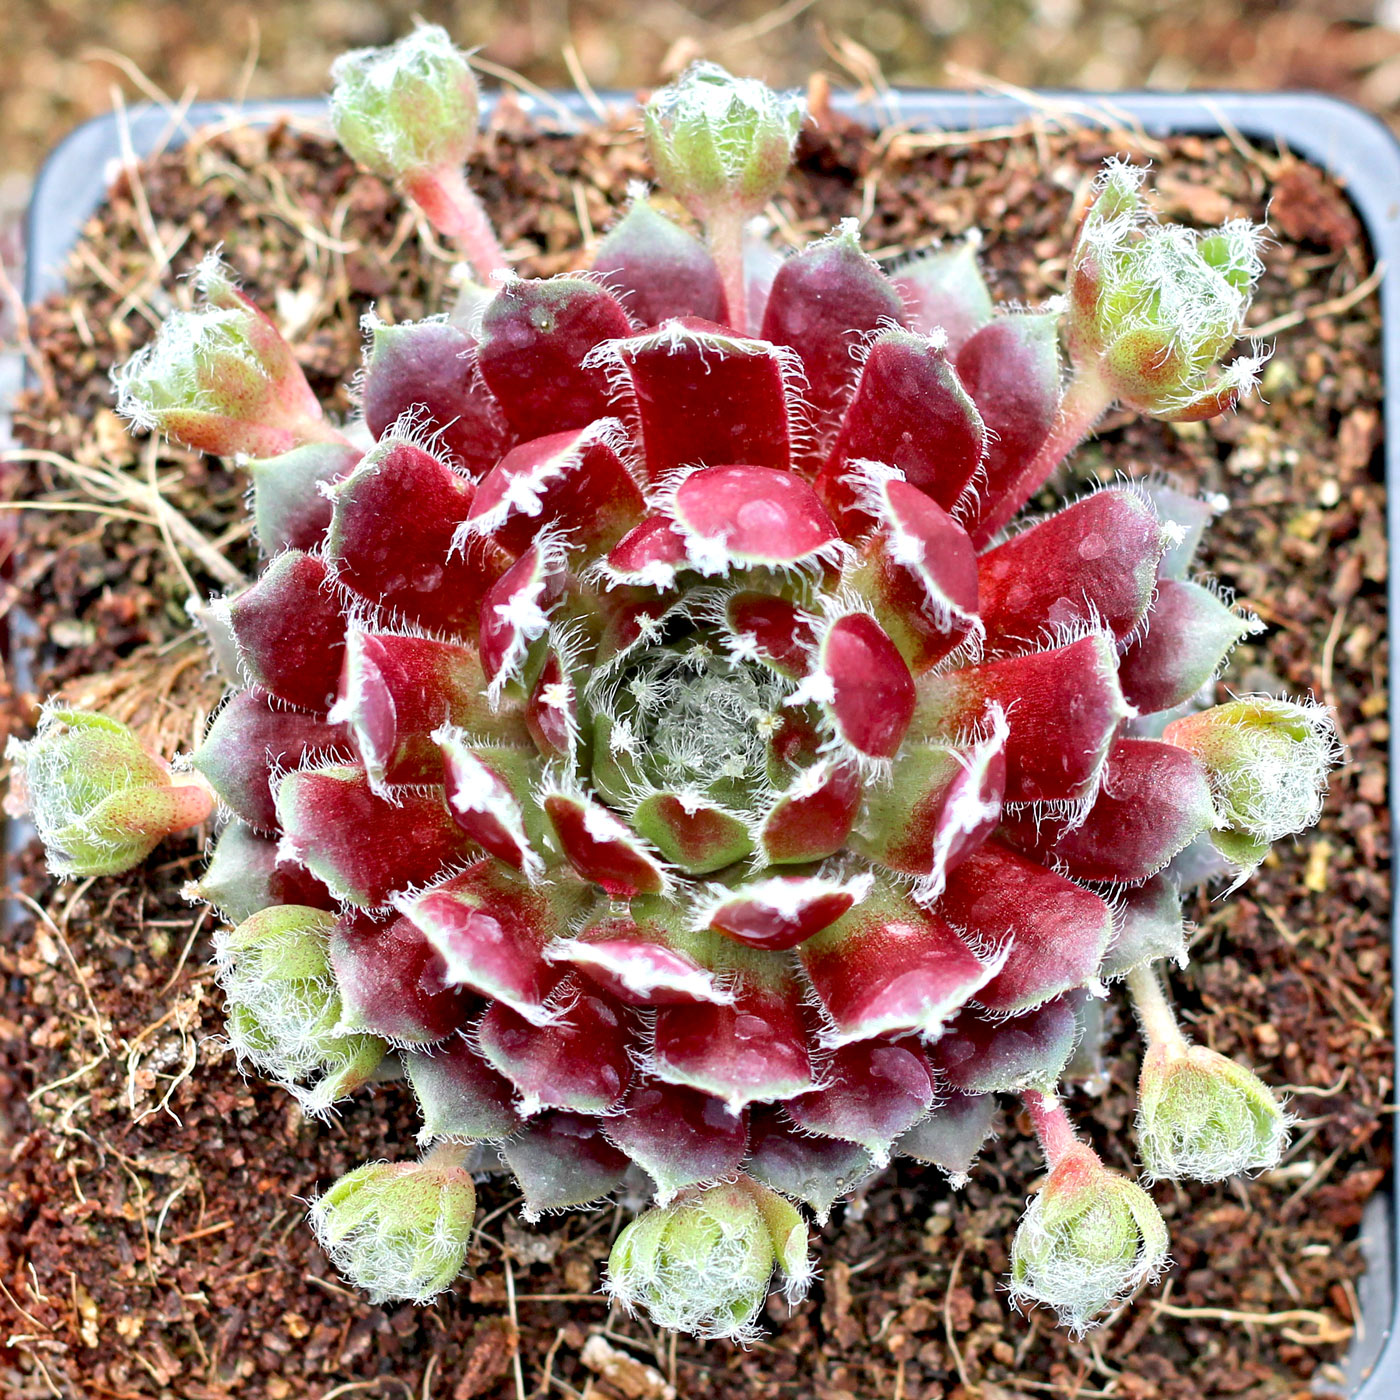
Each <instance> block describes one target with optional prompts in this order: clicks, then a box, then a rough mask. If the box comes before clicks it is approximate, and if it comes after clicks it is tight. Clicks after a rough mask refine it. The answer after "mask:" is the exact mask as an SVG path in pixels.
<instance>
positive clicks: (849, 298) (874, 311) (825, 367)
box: [761, 223, 904, 426]
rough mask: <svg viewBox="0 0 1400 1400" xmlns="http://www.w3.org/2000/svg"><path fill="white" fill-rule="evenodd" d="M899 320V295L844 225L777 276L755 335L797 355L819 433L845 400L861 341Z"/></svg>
mask: <svg viewBox="0 0 1400 1400" xmlns="http://www.w3.org/2000/svg"><path fill="white" fill-rule="evenodd" d="M903 320H904V303H903V302H902V301H901V300H900V296H899V293H898V292H897V291H896V290H895V288H894V287H893V286H892V285H891V284H890V280H889V278H888V277H886V276H885V274H884V273H883V272H881V271H880V269H879V267H878V266H876V264H875V263H874V262H873V261H872V260H871V259H870V258H868V257H866V255H865V254H864V253H863V252H861V249H860V241H859V239H858V237H857V236H856V230H855V226H854V223H852V224H851V225H850V226H847V225H842V227H841V228H840V229H838V230H837V231H836V232H835V233H833V234H832V235H831V236H830V237H829V238H824V239H821V240H820V241H819V242H816V243H811V244H808V245H807V247H806V248H804V249H803V250H802V251H801V252H800V253H796V254H794V255H793V256H792V257H790V258H788V259H787V260H786V261H785V262H784V263H783V265H782V266H781V267H780V268H779V269H778V275H777V276H776V277H775V278H774V279H773V285H772V287H771V289H770V290H769V293H768V301H767V304H766V306H765V308H764V313H763V330H762V332H761V334H762V336H763V339H764V340H768V341H772V342H773V344H775V345H788V346H791V347H792V349H794V350H795V351H796V352H797V355H798V358H799V359H800V360H801V361H802V367H803V369H804V370H805V371H806V374H807V386H808V388H807V397H808V401H809V402H810V403H811V405H812V407H813V409H814V410H815V412H816V416H817V422H818V425H819V426H820V425H824V424H827V423H829V422H830V420H831V417H832V415H833V414H835V413H837V412H838V411H839V410H840V408H841V406H842V405H843V404H844V403H845V402H846V401H847V399H849V398H850V395H851V389H852V386H853V384H854V383H855V379H856V374H857V372H858V370H857V360H856V353H857V351H858V350H859V349H860V348H861V347H860V341H861V338H862V337H863V336H864V335H867V334H869V333H870V332H873V331H874V330H876V329H877V328H878V327H881V326H885V325H888V324H891V323H893V324H896V325H897V324H900V323H901V322H902V321H903Z"/></svg>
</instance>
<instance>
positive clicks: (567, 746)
mask: <svg viewBox="0 0 1400 1400" xmlns="http://www.w3.org/2000/svg"><path fill="white" fill-rule="evenodd" d="M525 725H526V728H527V729H529V731H530V737H531V738H532V739H533V740H534V741H535V747H536V749H538V750H539V752H540V755H541V757H543V758H563V759H570V758H572V757H573V753H574V745H575V744H576V743H577V742H578V735H579V719H578V687H577V686H576V685H575V684H574V678H573V675H572V673H571V671H570V669H569V667H568V665H567V664H566V658H565V656H564V654H563V653H562V652H561V651H560V650H559V649H558V648H551V649H550V650H549V651H547V652H546V653H545V657H544V661H543V662H542V663H541V665H540V673H539V675H538V676H536V677H535V683H534V685H533V686H531V688H530V698H529V699H528V700H527V701H526V703H525Z"/></svg>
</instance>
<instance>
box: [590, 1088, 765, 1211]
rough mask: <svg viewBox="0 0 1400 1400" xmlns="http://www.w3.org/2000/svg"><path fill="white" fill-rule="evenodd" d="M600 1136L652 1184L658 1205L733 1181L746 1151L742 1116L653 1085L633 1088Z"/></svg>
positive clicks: (702, 1097) (704, 1097)
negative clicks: (705, 1184)
mask: <svg viewBox="0 0 1400 1400" xmlns="http://www.w3.org/2000/svg"><path fill="white" fill-rule="evenodd" d="M603 1130H604V1132H605V1133H606V1134H607V1136H608V1138H609V1140H610V1141H611V1142H612V1144H613V1145H614V1146H615V1147H617V1148H620V1149H621V1150H622V1151H623V1152H625V1153H626V1154H627V1155H628V1156H629V1157H630V1158H631V1159H632V1160H633V1161H634V1162H636V1164H637V1165H638V1166H639V1167H641V1168H642V1170H643V1171H645V1172H646V1173H647V1174H648V1175H649V1176H650V1177H651V1179H652V1180H653V1181H654V1182H656V1187H657V1201H658V1203H659V1204H662V1205H664V1204H665V1203H666V1202H667V1201H669V1200H670V1199H671V1198H672V1197H674V1196H675V1194H676V1192H678V1191H681V1190H684V1189H685V1188H686V1187H687V1186H698V1185H700V1184H701V1183H703V1182H709V1181H718V1180H719V1179H721V1178H732V1177H733V1176H734V1175H735V1173H736V1172H738V1170H739V1164H740V1163H741V1162H742V1161H743V1160H744V1154H745V1153H746V1152H747V1150H748V1122H747V1115H746V1114H745V1113H743V1112H739V1113H735V1112H733V1111H732V1110H731V1109H730V1107H729V1105H728V1104H727V1103H725V1102H724V1101H723V1100H722V1099H717V1098H714V1097H712V1096H711V1095H709V1094H702V1093H700V1092H698V1091H697V1090H695V1089H687V1088H685V1087H684V1086H682V1085H679V1084H663V1083H660V1082H658V1081H655V1080H652V1081H649V1082H647V1083H645V1084H634V1085H633V1086H632V1092H631V1093H630V1094H629V1095H628V1096H627V1102H626V1104H624V1105H623V1109H622V1112H621V1113H619V1114H618V1115H616V1116H615V1117H612V1118H609V1119H608V1120H607V1122H606V1123H605V1124H604V1125H603Z"/></svg>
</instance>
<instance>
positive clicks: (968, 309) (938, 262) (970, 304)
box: [890, 235, 995, 354]
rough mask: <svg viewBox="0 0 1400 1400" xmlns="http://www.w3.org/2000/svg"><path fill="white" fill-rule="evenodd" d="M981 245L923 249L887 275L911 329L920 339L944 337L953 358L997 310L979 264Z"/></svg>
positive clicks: (969, 241) (972, 241) (973, 240)
mask: <svg viewBox="0 0 1400 1400" xmlns="http://www.w3.org/2000/svg"><path fill="white" fill-rule="evenodd" d="M981 241H982V240H981V239H980V238H978V237H976V236H975V235H972V236H969V237H967V238H964V239H963V240H962V241H961V242H959V243H955V244H953V245H952V246H951V247H945V248H928V249H925V250H924V251H922V252H919V253H915V254H914V256H913V257H912V258H910V259H909V261H908V262H904V263H901V264H900V265H899V266H898V267H897V268H896V269H895V270H894V271H893V272H892V273H891V274H890V280H891V281H892V282H893V283H894V285H895V290H896V291H897V292H898V293H899V294H900V296H901V297H902V298H903V299H904V314H905V318H906V319H907V320H908V322H909V325H910V327H911V328H912V329H913V330H916V331H918V332H920V334H922V335H932V334H933V333H934V332H936V331H942V332H943V334H944V335H945V336H947V338H948V351H949V353H950V354H957V352H958V351H959V350H960V349H961V348H962V347H963V345H965V344H966V343H967V340H968V338H969V337H970V336H971V335H972V334H973V333H974V332H975V331H979V330H981V329H982V327H983V326H985V325H986V324H987V322H988V321H990V320H991V319H992V315H993V312H994V310H995V308H994V307H993V305H992V295H991V293H990V292H989V291H988V290H987V283H986V281H985V280H984V279H983V277H982V269H981V268H980V267H979V266H978V264H977V249H978V247H979V246H980V244H981Z"/></svg>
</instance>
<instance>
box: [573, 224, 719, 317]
mask: <svg viewBox="0 0 1400 1400" xmlns="http://www.w3.org/2000/svg"><path fill="white" fill-rule="evenodd" d="M593 271H594V273H595V274H596V275H597V277H598V278H599V280H600V281H601V282H602V283H603V285H604V286H606V287H607V288H608V289H609V290H610V291H611V292H612V293H613V295H614V296H616V297H617V299H618V301H620V302H621V303H622V305H623V306H624V307H626V309H627V312H628V314H629V315H630V316H631V317H632V319H633V320H634V321H636V323H637V324H638V325H639V326H642V327H647V326H656V325H660V324H661V322H662V321H668V320H670V319H671V318H672V317H674V316H698V317H700V319H702V320H705V321H723V320H724V319H725V307H724V283H723V281H722V280H721V278H720V275H719V269H718V268H717V267H716V266H715V260H714V259H713V258H712V257H711V256H710V251H709V249H708V248H706V247H705V245H704V244H703V243H702V242H701V241H700V240H699V239H698V238H696V237H695V235H694V234H692V233H687V232H686V231H685V230H684V229H683V228H681V227H680V226H679V225H678V224H677V223H675V222H674V220H672V219H668V218H667V217H666V216H665V215H664V214H661V213H658V212H657V210H656V209H655V208H654V207H653V206H652V204H651V202H650V201H649V200H646V199H638V200H635V201H634V202H633V204H632V207H631V208H630V209H629V210H628V211H627V213H626V214H625V215H624V216H623V217H622V218H621V219H620V220H619V221H618V223H617V224H616V225H615V226H614V227H613V228H612V229H611V230H610V231H609V232H608V233H607V235H606V236H605V237H604V238H603V241H602V242H601V243H599V245H598V251H597V252H596V253H595V254H594V255H593Z"/></svg>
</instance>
